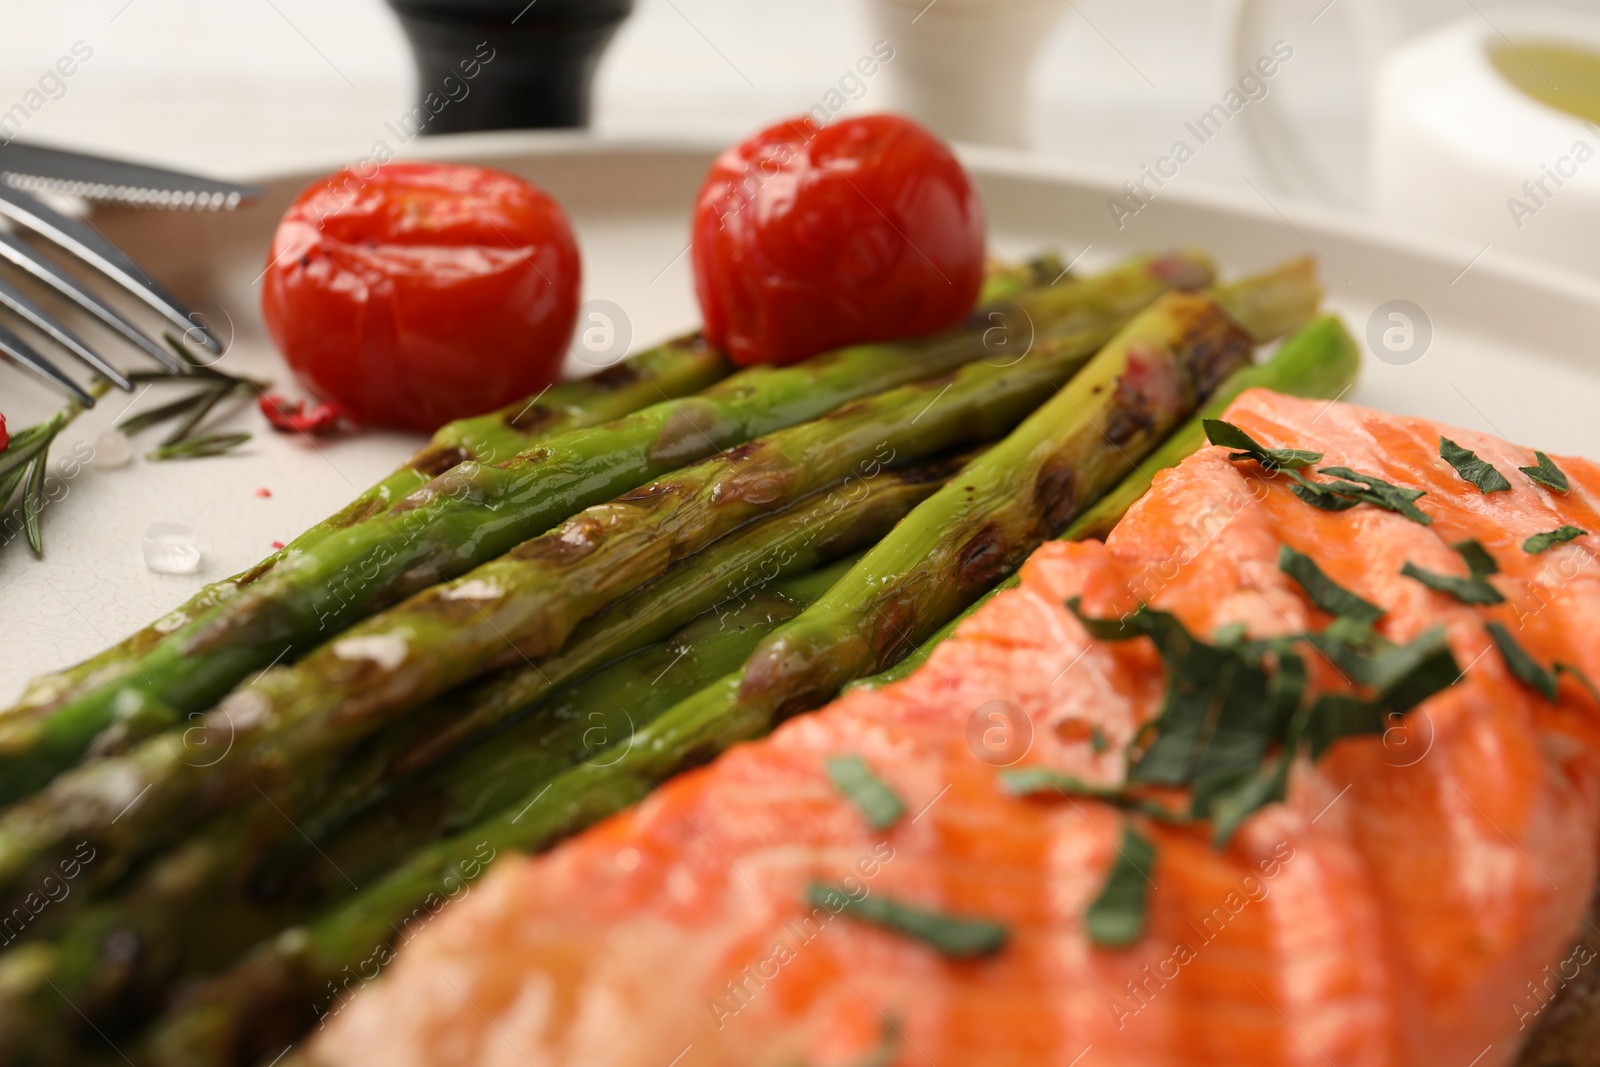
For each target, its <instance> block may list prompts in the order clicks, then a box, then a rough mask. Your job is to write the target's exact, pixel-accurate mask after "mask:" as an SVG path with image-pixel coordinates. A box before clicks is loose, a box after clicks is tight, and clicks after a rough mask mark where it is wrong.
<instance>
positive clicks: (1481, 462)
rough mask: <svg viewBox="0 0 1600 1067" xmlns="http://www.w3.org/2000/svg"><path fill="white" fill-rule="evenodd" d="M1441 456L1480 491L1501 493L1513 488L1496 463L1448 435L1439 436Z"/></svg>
mask: <svg viewBox="0 0 1600 1067" xmlns="http://www.w3.org/2000/svg"><path fill="white" fill-rule="evenodd" d="M1439 458H1440V459H1442V460H1444V461H1445V462H1446V463H1448V464H1450V466H1452V467H1454V468H1455V469H1456V473H1457V474H1459V475H1461V477H1462V478H1463V479H1465V480H1466V481H1469V482H1471V483H1472V484H1473V485H1475V486H1477V487H1478V491H1479V492H1480V493H1485V494H1487V493H1499V492H1503V491H1504V490H1507V489H1510V488H1511V483H1510V482H1508V481H1506V476H1505V475H1503V474H1501V473H1500V472H1499V471H1498V470H1496V469H1495V467H1494V464H1492V463H1490V462H1489V461H1488V460H1486V459H1482V458H1480V457H1479V456H1478V454H1477V453H1476V452H1474V451H1472V450H1471V449H1470V448H1462V447H1461V446H1460V445H1458V444H1456V443H1455V442H1454V441H1452V440H1450V438H1448V437H1441V438H1439Z"/></svg>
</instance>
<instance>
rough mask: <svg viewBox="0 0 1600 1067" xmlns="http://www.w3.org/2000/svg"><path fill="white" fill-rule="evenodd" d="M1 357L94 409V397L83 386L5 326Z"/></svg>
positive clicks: (0, 340)
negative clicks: (8, 359) (6, 358)
mask: <svg viewBox="0 0 1600 1067" xmlns="http://www.w3.org/2000/svg"><path fill="white" fill-rule="evenodd" d="M0 355H3V356H7V357H9V358H10V359H11V360H13V361H14V362H16V363H18V364H19V365H21V366H23V367H25V368H27V369H28V370H30V371H32V372H33V373H34V374H35V375H36V376H38V377H39V378H41V379H43V380H44V381H45V382H46V383H47V384H49V385H52V386H54V387H55V388H57V389H59V390H61V391H62V392H63V393H66V394H67V395H68V396H70V397H71V398H72V399H74V400H76V401H77V402H78V403H80V404H82V405H83V406H84V407H86V408H92V407H94V397H92V396H90V395H89V393H88V392H87V391H86V390H85V389H84V388H83V386H81V385H79V384H78V383H77V382H75V381H73V380H72V379H71V378H68V377H67V376H66V375H65V374H63V373H62V372H61V368H59V367H57V366H56V365H55V364H54V363H51V362H50V361H49V360H48V359H45V358H44V356H42V355H40V354H39V353H38V352H37V351H36V350H35V349H34V347H33V346H32V345H30V344H28V342H26V341H24V340H23V339H22V338H20V337H18V336H17V335H16V334H14V333H12V332H11V331H10V330H8V329H6V328H5V327H4V326H0Z"/></svg>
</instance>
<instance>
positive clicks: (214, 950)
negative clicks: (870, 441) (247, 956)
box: [0, 478, 937, 1065]
mask: <svg viewBox="0 0 1600 1067" xmlns="http://www.w3.org/2000/svg"><path fill="white" fill-rule="evenodd" d="M891 481H892V479H889V478H885V479H884V483H885V484H884V485H883V486H881V487H877V488H876V489H875V498H874V500H873V501H872V502H867V503H865V504H864V505H857V506H853V507H852V509H850V510H852V511H854V512H856V513H857V514H856V515H855V516H854V518H853V520H851V521H853V522H855V523H858V524H860V529H859V531H858V532H860V533H862V534H864V535H867V536H869V537H870V534H871V531H870V525H871V524H872V523H873V522H877V523H879V525H880V530H879V532H881V530H882V529H883V528H885V525H886V524H887V523H891V522H892V520H893V517H894V515H895V512H896V511H897V510H898V511H904V510H909V508H910V507H911V506H912V505H913V504H914V503H915V500H916V499H921V498H924V497H926V495H927V494H928V493H930V492H932V491H933V489H934V488H935V487H936V485H937V483H936V482H929V483H927V484H925V485H916V484H915V483H912V482H907V481H899V482H895V484H893V485H890V484H889V483H890V482H891ZM777 521H778V522H779V524H784V523H782V520H777ZM787 525H789V526H793V525H794V524H793V523H787ZM840 525H841V527H842V526H843V525H844V524H842V523H841V524H840ZM833 532H835V533H841V532H848V531H844V530H842V529H841V530H836V531H833ZM825 539H826V535H825ZM847 544H848V540H847V539H846V538H840V539H837V540H835V541H833V543H832V545H831V547H833V548H843V547H845V546H846V545H847ZM786 545H787V542H785V541H784V540H782V539H772V540H771V543H770V545H769V546H768V547H770V548H775V549H777V550H778V551H779V552H781V551H782V549H783V547H785V546H786ZM817 555H818V553H817V551H816V549H815V547H814V545H813V546H807V547H804V548H800V549H797V551H796V552H795V561H796V563H799V564H803V563H805V562H807V561H809V562H815V561H816V558H817ZM802 556H804V557H805V559H802V558H801V557H802ZM856 558H857V557H856V556H849V557H846V558H845V559H843V560H839V561H836V562H834V563H830V564H827V565H825V566H823V567H822V568H820V569H816V570H811V571H809V572H804V573H801V572H798V571H796V573H793V574H789V576H787V577H785V576H781V575H780V576H778V577H777V578H776V579H774V580H771V581H770V582H767V583H765V584H764V585H763V586H762V587H759V588H755V589H753V590H748V591H746V590H743V589H739V590H738V591H737V592H736V593H735V595H734V597H733V599H731V600H727V601H725V602H723V603H721V604H719V606H718V607H717V608H716V609H714V610H711V611H708V612H705V613H703V614H701V615H700V616H699V617H698V618H695V619H693V620H691V621H690V623H689V625H688V626H686V627H684V628H683V629H681V630H679V631H678V632H677V633H675V634H672V635H671V636H669V637H668V638H667V640H666V641H664V642H661V643H659V644H654V645H649V646H647V647H644V648H641V649H639V650H637V651H635V652H633V653H631V654H629V655H627V656H624V657H623V658H621V659H619V660H617V661H616V662H614V663H612V664H610V665H608V666H607V667H605V668H604V669H602V670H600V671H598V672H596V673H594V674H592V675H590V676H589V677H587V678H584V679H583V680H581V681H579V682H577V683H574V684H572V685H569V686H567V687H565V688H563V689H561V690H559V691H557V692H555V693H553V694H551V695H550V697H549V698H547V699H546V700H544V701H541V702H539V704H538V705H537V706H536V707H535V708H534V709H531V713H530V715H529V717H528V718H527V719H525V720H524V721H523V722H522V723H520V724H518V726H517V727H515V728H514V729H512V730H510V731H508V732H507V733H506V734H505V735H503V736H502V737H500V738H497V739H496V743H495V744H493V745H491V746H484V747H481V748H479V749H476V750H474V751H473V752H472V753H470V754H469V755H468V756H467V757H466V758H464V759H462V760H460V761H457V762H456V763H455V764H452V765H448V766H446V767H441V768H439V770H438V771H437V773H435V774H432V775H430V776H428V777H427V778H425V779H423V780H422V781H419V782H418V783H417V784H416V786H415V787H414V788H413V789H412V790H411V791H410V792H409V793H407V794H404V795H402V796H399V797H396V798H395V800H394V801H393V802H392V803H390V804H388V805H386V806H385V807H384V808H383V809H380V810H378V811H375V812H373V813H371V815H369V816H368V817H366V818H364V819H363V820H361V821H360V822H359V823H356V824H354V825H352V826H351V827H349V828H348V830H347V831H345V832H343V833H341V834H340V835H338V837H336V838H335V839H333V840H330V841H323V842H321V843H320V844H318V845H316V851H315V852H314V853H312V855H311V856H310V860H311V862H310V863H309V864H307V865H306V866H305V867H303V868H300V869H298V870H297V869H296V866H297V865H295V864H293V863H290V864H289V865H288V867H287V869H286V870H285V869H279V870H269V871H268V872H266V874H265V877H267V878H276V877H280V876H284V877H285V878H286V884H282V885H279V886H278V887H276V888H277V892H276V893H275V894H274V896H273V898H272V899H271V900H269V901H266V902H261V901H260V900H259V898H258V896H257V895H255V894H252V893H251V892H249V891H248V888H247V887H246V886H244V885H242V884H237V883H242V882H243V881H244V878H243V874H242V871H241V870H239V869H234V868H245V869H247V868H248V867H249V865H250V860H251V859H252V858H253V856H254V854H255V852H256V846H257V844H258V842H257V839H256V834H255V833H253V832H252V831H253V830H259V826H253V825H252V823H253V822H255V821H259V816H264V815H267V814H271V813H270V812H258V813H256V816H257V817H256V818H255V819H245V818H240V817H237V816H234V817H230V818H228V819H225V820H218V821H216V822H215V825H213V826H211V827H209V828H208V829H207V831H206V832H205V833H204V834H203V835H202V836H200V837H197V838H196V839H194V840H193V841H190V842H186V843H185V844H184V845H183V846H182V847H181V848H179V849H177V850H175V851H174V852H173V853H172V854H170V855H169V856H167V857H165V858H164V859H163V860H161V861H160V862H158V863H157V864H155V865H153V866H152V867H151V868H150V869H149V870H148V871H147V872H145V873H144V874H143V875H142V876H141V877H140V878H139V880H138V882H137V884H135V885H134V886H133V887H131V888H129V889H128V890H126V891H122V892H119V893H118V894H117V895H116V896H115V897H114V898H111V899H109V900H106V901H104V902H101V903H98V904H96V905H94V906H93V907H91V908H90V909H89V910H88V911H87V912H85V913H83V914H81V915H78V916H76V917H75V918H74V919H73V921H72V922H71V924H70V925H69V926H68V928H67V929H66V930H64V931H62V932H61V933H60V934H59V935H58V936H57V937H55V938H53V939H50V940H49V941H44V942H34V943H31V944H28V945H25V946H24V948H23V949H22V950H21V951H20V952H18V953H14V954H10V955H0V1033H4V1034H5V1035H6V1041H5V1042H4V1044H3V1046H0V1063H4V1064H8V1065H9V1064H17V1063H23V1062H31V1063H48V1062H77V1059H78V1057H79V1056H80V1055H81V1053H82V1051H83V1050H82V1049H81V1048H80V1047H79V1046H81V1045H85V1044H86V1045H88V1046H90V1047H93V1046H95V1045H98V1044H99V1043H100V1041H99V1039H98V1037H97V1035H95V1034H94V1033H93V1031H92V1030H87V1028H85V1027H83V1026H82V1024H81V1022H80V1016H79V1015H78V1014H77V1013H78V1012H82V1013H83V1015H82V1018H88V1019H91V1020H94V1024H95V1026H99V1027H101V1028H102V1031H103V1032H106V1033H107V1034H108V1036H110V1035H114V1034H115V1027H116V1025H117V1021H118V1020H127V1019H138V1018H143V1017H146V1016H147V1015H148V1014H150V1013H152V1012H154V1011H157V1010H159V1006H160V1004H161V1003H162V1001H163V999H164V997H165V995H166V992H167V990H168V988H169V987H170V984H171V983H172V981H173V980H174V979H179V978H182V977H184V976H187V975H193V974H196V973H205V972H206V971H209V970H213V969H216V968H218V967H222V966H226V965H227V964H229V963H230V962H232V960H233V959H234V958H235V957H236V956H237V955H238V954H239V953H241V952H243V951H244V950H245V949H246V948H248V947H249V945H250V944H252V943H253V942H254V941H256V940H257V939H259V938H262V937H270V936H272V935H273V934H274V933H276V932H277V931H278V930H280V929H283V928H284V927H286V926H289V925H291V924H292V923H293V922H295V921H297V920H301V919H304V918H306V917H309V916H311V915H314V914H315V913H316V912H317V911H318V910H321V909H322V908H325V907H326V906H327V904H328V903H329V902H331V901H333V900H337V899H338V898H339V897H340V896H342V895H344V894H345V893H347V892H349V891H350V890H349V885H348V883H347V882H346V881H345V879H346V878H349V879H351V880H352V881H355V882H357V883H358V884H359V883H366V882H367V881H369V880H370V879H372V878H375V877H378V876H379V875H381V874H383V873H384V872H385V871H386V870H387V869H389V868H390V867H392V866H393V865H394V863H395V861H396V859H397V858H399V857H403V856H405V855H406V854H408V853H409V852H410V851H412V850H413V849H416V848H421V847H424V846H426V845H427V844H429V843H430V842H431V841H432V840H434V839H435V838H437V837H440V836H442V835H443V834H445V833H447V832H451V831H454V830H457V829H460V828H462V827H465V826H469V825H471V824H472V823H473V822H475V821H477V819H479V818H480V817H482V815H483V814H486V813H491V812H494V811H496V810H498V809H499V808H501V807H503V806H505V805H506V804H509V803H510V802H511V801H513V800H515V799H516V798H517V797H518V796H519V795H521V793H522V792H523V791H525V790H526V789H527V788H529V787H530V786H532V785H534V784H535V783H537V782H541V781H545V780H548V779H549V778H550V777H552V776H554V775H555V774H557V773H559V772H560V771H562V770H565V769H566V768H567V767H570V766H572V765H573V764H576V763H577V762H579V761H580V760H582V759H584V758H585V757H587V756H590V755H591V754H596V755H598V754H600V753H603V752H604V751H605V750H607V749H608V748H609V747H610V746H612V745H616V744H618V743H625V742H626V740H627V739H628V738H629V737H630V736H631V733H632V730H633V729H634V728H635V727H636V726H641V725H643V724H645V723H646V722H648V721H649V720H650V719H651V718H652V717H653V716H655V715H656V714H659V713H660V712H661V711H663V710H665V709H666V708H668V707H670V706H671V705H672V704H673V703H675V702H676V701H678V700H680V699H682V698H683V697H685V696H688V695H689V694H690V693H693V692H694V691H695V690H697V689H699V688H700V687H701V686H703V685H705V684H706V683H708V682H710V681H712V680H713V679H715V678H717V677H720V676H721V675H722V674H724V673H726V672H727V671H729V670H732V669H733V668H735V667H737V666H738V665H739V664H740V663H742V662H743V661H744V658H745V656H747V655H748V654H749V652H750V650H751V649H752V648H754V647H755V644H756V642H757V641H759V640H760V639H761V637H762V636H763V635H764V634H766V633H769V632H771V630H772V629H773V628H774V627H776V626H778V625H779V624H781V623H783V622H785V621H787V620H789V619H791V618H793V617H794V616H795V615H797V614H799V612H800V611H802V610H804V609H805V608H806V607H807V606H809V605H810V604H811V603H813V602H814V601H815V600H816V599H817V597H819V596H820V595H821V594H822V593H823V592H825V591H826V590H827V589H828V588H829V586H831V585H832V584H833V582H834V581H836V580H837V579H838V577H839V575H841V574H842V573H843V572H844V570H845V569H847V568H848V567H849V566H850V565H851V564H852V563H853V562H854V560H855V559H856ZM784 567H785V569H786V571H795V570H796V567H795V565H793V564H791V563H789V562H788V561H787V560H786V561H785V563H784ZM641 606H643V605H641ZM599 758H604V757H603V756H599ZM280 821H281V820H280ZM308 851H309V849H308ZM296 858H298V857H296ZM324 876H326V877H324ZM259 880H260V879H258V881H259ZM116 944H120V945H122V946H124V948H125V949H127V948H132V949H135V951H131V952H130V951H124V952H122V953H119V954H115V956H116V958H108V957H110V956H112V955H113V954H109V953H108V952H107V946H109V945H116ZM68 1000H70V1001H71V1005H70V1006H69V1004H68ZM307 1008H308V1009H309V1008H310V1005H309V1004H308V1005H307ZM86 1030H87V1032H85V1031H86ZM116 1036H120V1035H116Z"/></svg>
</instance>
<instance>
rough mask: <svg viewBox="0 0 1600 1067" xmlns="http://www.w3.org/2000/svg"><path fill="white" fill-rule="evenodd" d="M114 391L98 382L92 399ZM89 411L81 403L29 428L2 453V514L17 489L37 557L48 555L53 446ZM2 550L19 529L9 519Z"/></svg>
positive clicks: (91, 388) (30, 544)
mask: <svg viewBox="0 0 1600 1067" xmlns="http://www.w3.org/2000/svg"><path fill="white" fill-rule="evenodd" d="M110 388H111V383H110V382H107V381H106V380H105V379H103V378H96V379H95V380H94V381H93V382H91V383H90V385H89V395H90V396H92V397H94V398H95V399H96V400H98V399H100V398H101V397H102V396H104V395H105V394H106V392H107V391H108V390H109V389H110ZM84 411H85V408H84V406H83V405H82V404H80V403H78V402H77V401H73V402H71V403H69V404H68V405H67V406H66V407H64V408H62V409H61V410H60V411H58V412H56V413H55V414H54V415H52V416H50V417H49V418H48V419H46V420H45V421H44V422H41V423H38V424H37V425H34V426H29V427H27V428H25V429H22V430H19V431H17V432H16V433H14V434H12V435H11V443H10V444H9V445H8V446H7V448H6V450H5V451H4V452H0V512H3V511H5V510H6V508H7V507H8V506H9V505H10V503H11V498H12V497H13V496H15V495H16V493H17V489H18V488H19V487H21V489H22V528H23V532H24V533H26V535H27V538H28V547H29V548H31V549H33V553H34V555H36V556H37V555H39V554H41V553H42V552H43V551H44V533H43V527H42V526H41V525H40V522H39V516H40V515H41V514H42V513H43V512H44V505H45V488H46V486H45V475H46V474H48V473H49V464H50V446H51V445H52V444H54V443H55V440H56V437H58V436H59V435H60V433H61V431H62V430H65V429H66V428H67V427H68V426H70V425H71V424H72V421H73V420H74V419H76V418H77V417H78V416H79V415H82V414H83V412H84ZM0 530H3V531H4V532H3V533H0V547H4V546H5V545H7V544H10V543H11V539H12V537H13V536H14V535H15V527H14V526H13V524H12V522H11V520H10V519H9V518H7V519H6V520H5V521H4V523H3V524H0Z"/></svg>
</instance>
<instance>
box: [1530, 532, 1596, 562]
mask: <svg viewBox="0 0 1600 1067" xmlns="http://www.w3.org/2000/svg"><path fill="white" fill-rule="evenodd" d="M1588 532H1589V531H1588V530H1580V529H1578V527H1576V526H1558V527H1557V528H1556V529H1554V530H1551V531H1549V532H1548V533H1538V534H1534V535H1533V536H1532V537H1530V538H1528V539H1527V540H1526V541H1524V542H1522V551H1524V552H1526V553H1528V554H1529V555H1533V556H1537V555H1538V554H1539V553H1541V552H1543V551H1544V550H1545V549H1547V548H1550V547H1551V546H1552V545H1559V544H1563V543H1565V542H1567V541H1571V540H1574V539H1576V538H1579V537H1582V536H1583V535H1584V534H1586V533H1588Z"/></svg>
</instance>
